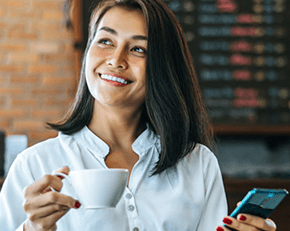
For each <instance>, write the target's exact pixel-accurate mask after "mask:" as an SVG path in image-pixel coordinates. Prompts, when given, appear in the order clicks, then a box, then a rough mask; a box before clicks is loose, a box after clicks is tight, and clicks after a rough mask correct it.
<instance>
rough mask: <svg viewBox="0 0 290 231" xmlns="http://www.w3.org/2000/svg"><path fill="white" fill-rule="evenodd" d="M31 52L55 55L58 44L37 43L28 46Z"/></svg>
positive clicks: (58, 48) (57, 50)
mask: <svg viewBox="0 0 290 231" xmlns="http://www.w3.org/2000/svg"><path fill="white" fill-rule="evenodd" d="M30 48H31V51H32V52H35V53H43V54H56V53H58V52H59V51H60V50H61V49H60V44H57V43H55V42H54V43H53V42H37V43H32V44H30Z"/></svg>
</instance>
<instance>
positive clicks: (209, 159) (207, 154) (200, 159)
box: [182, 143, 217, 167]
mask: <svg viewBox="0 0 290 231" xmlns="http://www.w3.org/2000/svg"><path fill="white" fill-rule="evenodd" d="M182 162H183V164H189V165H191V166H192V165H199V166H200V167H206V166H207V165H209V164H210V163H213V164H217V158H216V156H215V154H214V153H213V152H212V151H211V150H210V149H209V148H208V147H206V146H205V145H202V144H199V143H197V144H196V146H195V148H194V149H193V150H192V151H191V152H190V153H188V154H187V155H186V156H185V157H184V158H183V159H182Z"/></svg>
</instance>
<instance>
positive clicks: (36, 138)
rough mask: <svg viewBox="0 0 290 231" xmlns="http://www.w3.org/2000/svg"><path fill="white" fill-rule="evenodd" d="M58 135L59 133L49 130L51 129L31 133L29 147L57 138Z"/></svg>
mask: <svg viewBox="0 0 290 231" xmlns="http://www.w3.org/2000/svg"><path fill="white" fill-rule="evenodd" d="M57 134H58V132H57V131H54V130H49V129H43V130H42V131H31V132H30V134H29V138H30V141H29V145H30V146H31V145H33V144H35V143H38V142H40V141H43V140H47V139H49V138H53V137H56V136H57Z"/></svg>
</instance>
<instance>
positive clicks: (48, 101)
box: [43, 98, 73, 108]
mask: <svg viewBox="0 0 290 231" xmlns="http://www.w3.org/2000/svg"><path fill="white" fill-rule="evenodd" d="M72 102H73V98H71V99H62V100H59V99H48V98H46V99H44V102H43V105H44V106H50V107H51V106H61V107H63V105H65V107H67V108H69V106H70V105H71V104H72Z"/></svg>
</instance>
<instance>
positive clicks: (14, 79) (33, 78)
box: [10, 74, 41, 84]
mask: <svg viewBox="0 0 290 231" xmlns="http://www.w3.org/2000/svg"><path fill="white" fill-rule="evenodd" d="M40 79H41V78H40V76H37V75H19V74H17V75H10V83H28V84H29V83H37V82H39V81H40Z"/></svg>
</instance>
